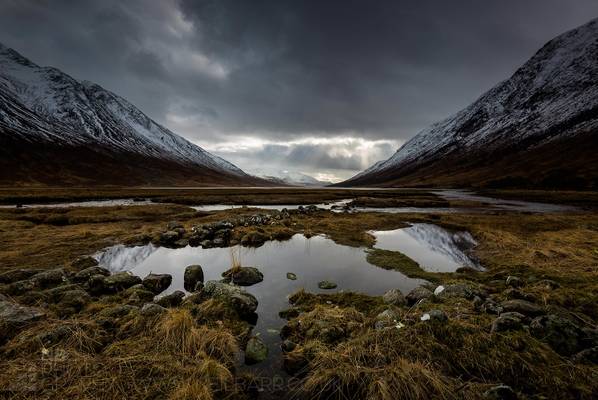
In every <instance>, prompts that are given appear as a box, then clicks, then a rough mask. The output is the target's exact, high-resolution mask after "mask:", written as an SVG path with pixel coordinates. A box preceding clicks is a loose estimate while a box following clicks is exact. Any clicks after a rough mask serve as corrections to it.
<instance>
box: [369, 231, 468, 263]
mask: <svg viewBox="0 0 598 400" xmlns="http://www.w3.org/2000/svg"><path fill="white" fill-rule="evenodd" d="M371 233H372V234H373V235H374V236H375V237H376V245H375V246H374V247H375V248H378V249H382V250H391V251H400V252H401V253H403V254H405V255H407V256H408V257H410V258H411V259H413V260H414V261H416V262H417V263H419V265H420V266H421V267H422V268H423V269H424V270H426V271H432V272H453V271H455V270H456V269H457V268H459V267H471V268H476V269H479V268H480V267H479V265H478V263H477V262H476V261H475V260H473V259H472V258H470V257H469V256H468V253H470V252H471V250H472V249H473V248H474V247H475V246H476V244H477V243H476V241H475V240H474V238H473V237H472V236H471V234H470V233H469V232H463V231H460V232H450V231H448V230H446V229H443V228H441V227H439V226H436V225H432V224H413V225H411V226H410V227H408V228H402V229H396V230H393V231H373V232H371Z"/></svg>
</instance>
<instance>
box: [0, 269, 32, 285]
mask: <svg viewBox="0 0 598 400" xmlns="http://www.w3.org/2000/svg"><path fill="white" fill-rule="evenodd" d="M40 272H42V271H41V270H39V269H12V270H10V271H6V272H3V273H1V274H0V283H13V282H18V281H24V280H26V279H29V278H31V277H32V276H33V275H35V274H38V273H40Z"/></svg>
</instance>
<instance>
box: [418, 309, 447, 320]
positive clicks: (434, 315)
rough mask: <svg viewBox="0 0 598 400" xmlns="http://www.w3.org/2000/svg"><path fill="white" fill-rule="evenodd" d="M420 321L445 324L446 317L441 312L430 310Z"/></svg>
mask: <svg viewBox="0 0 598 400" xmlns="http://www.w3.org/2000/svg"><path fill="white" fill-rule="evenodd" d="M421 320H422V321H433V322H446V321H448V316H447V315H446V313H445V312H444V311H442V310H430V311H428V312H427V313H425V314H424V315H422V317H421Z"/></svg>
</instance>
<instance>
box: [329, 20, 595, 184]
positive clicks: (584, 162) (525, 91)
mask: <svg viewBox="0 0 598 400" xmlns="http://www.w3.org/2000/svg"><path fill="white" fill-rule="evenodd" d="M597 153H598V19H597V20H592V21H590V22H589V23H587V24H585V25H583V26H581V27H579V28H577V29H574V30H572V31H569V32H567V33H564V34H562V35H560V36H558V37H556V38H555V39H553V40H551V41H550V42H548V43H547V44H546V45H545V46H544V47H542V49H540V50H539V51H538V52H537V53H536V54H535V55H534V56H533V57H532V58H531V59H530V60H529V61H528V62H526V63H525V64H524V65H523V66H522V67H521V68H519V69H518V70H517V71H516V72H515V74H514V75H513V76H512V77H511V78H509V79H508V80H506V81H504V82H501V83H500V84H498V85H497V86H495V87H494V88H493V89H491V90H490V91H488V92H487V93H485V94H484V95H482V96H481V97H480V98H479V99H478V100H477V101H475V102H474V103H473V104H472V105H470V106H469V107H467V108H465V109H464V110H462V111H460V112H458V113H457V114H455V115H453V116H451V117H449V118H447V119H445V120H444V121H441V122H439V123H436V124H434V125H432V126H431V127H429V128H427V129H425V130H423V131H421V132H420V133H418V134H417V135H416V136H415V137H413V138H412V139H411V140H409V141H408V142H407V143H405V144H404V145H403V146H402V147H401V148H400V149H399V150H398V151H397V152H396V153H395V154H394V155H393V156H392V157H391V158H389V159H388V160H386V161H382V162H378V163H376V164H374V165H373V166H371V167H370V168H368V169H367V170H365V171H363V172H361V173H360V174H358V175H356V176H355V177H353V178H351V179H349V180H348V181H345V182H342V183H341V184H339V185H342V186H352V185H356V186H367V185H379V186H395V185H411V186H419V185H443V186H523V187H530V186H536V187H555V188H563V187H574V188H595V187H597V185H598V183H597V178H598V156H597Z"/></svg>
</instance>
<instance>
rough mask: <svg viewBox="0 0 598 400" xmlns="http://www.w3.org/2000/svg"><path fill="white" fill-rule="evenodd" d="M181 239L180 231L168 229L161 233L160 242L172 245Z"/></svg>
mask: <svg viewBox="0 0 598 400" xmlns="http://www.w3.org/2000/svg"><path fill="white" fill-rule="evenodd" d="M177 240H179V233H178V232H175V231H166V232H163V233H161V234H160V244H162V245H172V244H174V242H176V241H177Z"/></svg>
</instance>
